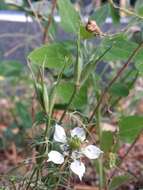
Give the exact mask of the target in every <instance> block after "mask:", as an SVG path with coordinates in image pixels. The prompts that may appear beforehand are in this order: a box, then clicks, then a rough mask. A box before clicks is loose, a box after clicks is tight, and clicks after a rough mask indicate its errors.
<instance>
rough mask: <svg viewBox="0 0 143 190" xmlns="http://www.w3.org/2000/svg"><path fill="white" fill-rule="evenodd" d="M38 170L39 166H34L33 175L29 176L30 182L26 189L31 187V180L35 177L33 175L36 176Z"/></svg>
mask: <svg viewBox="0 0 143 190" xmlns="http://www.w3.org/2000/svg"><path fill="white" fill-rule="evenodd" d="M36 171H37V167H35V168H34V170H33V172H32V174H31V176H30V178H29V182H28V185H27V187H26V190H28V189H29V186H30V184H31V180H32V179H33V177H34V175H35V173H36Z"/></svg>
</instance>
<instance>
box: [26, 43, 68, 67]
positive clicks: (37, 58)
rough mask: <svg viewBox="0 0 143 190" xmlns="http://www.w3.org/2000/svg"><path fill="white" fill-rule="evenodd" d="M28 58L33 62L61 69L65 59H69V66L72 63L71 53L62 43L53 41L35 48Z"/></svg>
mask: <svg viewBox="0 0 143 190" xmlns="http://www.w3.org/2000/svg"><path fill="white" fill-rule="evenodd" d="M28 59H29V60H30V61H31V62H32V63H33V64H38V65H40V66H44V67H46V68H55V69H60V68H62V67H63V66H64V65H65V59H66V60H67V59H68V60H69V61H68V62H67V66H68V65H69V64H70V63H71V54H70V53H69V51H68V50H67V49H65V47H64V46H63V44H62V43H53V44H49V45H43V46H42V47H40V48H37V49H35V50H34V51H32V52H31V53H30V54H29V56H28Z"/></svg>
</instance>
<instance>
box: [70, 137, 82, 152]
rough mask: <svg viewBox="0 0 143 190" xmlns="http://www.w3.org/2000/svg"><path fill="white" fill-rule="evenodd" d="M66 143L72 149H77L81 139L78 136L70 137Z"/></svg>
mask: <svg viewBox="0 0 143 190" xmlns="http://www.w3.org/2000/svg"><path fill="white" fill-rule="evenodd" d="M68 144H69V146H70V148H71V149H72V150H77V149H79V148H80V147H81V141H80V139H79V138H78V137H72V138H71V139H70V140H69V142H68Z"/></svg>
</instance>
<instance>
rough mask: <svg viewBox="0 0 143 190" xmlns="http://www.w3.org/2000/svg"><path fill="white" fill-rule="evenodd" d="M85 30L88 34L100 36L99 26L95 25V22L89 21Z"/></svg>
mask: <svg viewBox="0 0 143 190" xmlns="http://www.w3.org/2000/svg"><path fill="white" fill-rule="evenodd" d="M86 30H87V31H88V32H91V33H94V34H95V35H102V34H103V33H102V31H101V30H100V28H99V26H98V25H97V24H96V21H95V20H89V21H88V22H87V24H86Z"/></svg>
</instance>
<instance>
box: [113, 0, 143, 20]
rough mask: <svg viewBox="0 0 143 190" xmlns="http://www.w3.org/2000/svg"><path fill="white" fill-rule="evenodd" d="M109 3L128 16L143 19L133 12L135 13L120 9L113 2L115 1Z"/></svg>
mask: <svg viewBox="0 0 143 190" xmlns="http://www.w3.org/2000/svg"><path fill="white" fill-rule="evenodd" d="M109 3H110V4H111V5H112V6H113V7H114V8H115V9H119V10H120V11H121V12H124V13H125V14H127V15H132V16H136V17H138V18H140V19H143V17H142V16H140V15H138V14H136V13H135V12H133V11H130V10H129V9H125V8H123V7H118V6H117V5H116V4H115V3H114V2H113V0H109Z"/></svg>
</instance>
